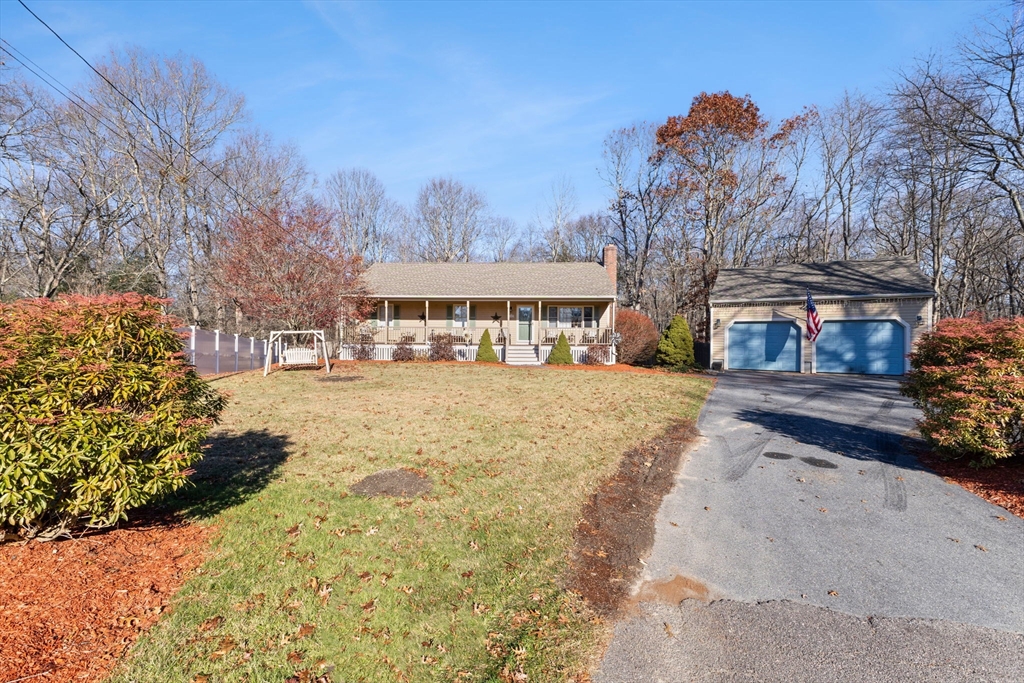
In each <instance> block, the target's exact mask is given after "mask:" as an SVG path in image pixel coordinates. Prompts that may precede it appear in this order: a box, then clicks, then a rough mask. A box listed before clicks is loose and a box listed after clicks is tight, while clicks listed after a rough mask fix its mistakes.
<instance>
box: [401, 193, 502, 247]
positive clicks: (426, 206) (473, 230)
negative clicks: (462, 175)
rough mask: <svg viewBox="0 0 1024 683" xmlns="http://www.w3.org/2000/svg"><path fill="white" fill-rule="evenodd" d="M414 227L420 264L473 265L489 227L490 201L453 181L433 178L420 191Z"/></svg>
mask: <svg viewBox="0 0 1024 683" xmlns="http://www.w3.org/2000/svg"><path fill="white" fill-rule="evenodd" d="M412 225H413V229H414V230H415V231H416V233H415V240H414V241H415V244H416V256H417V258H419V259H420V260H422V261H438V262H443V263H449V262H455V261H466V262H468V261H472V260H473V258H474V256H475V255H476V250H477V248H478V246H479V243H480V240H481V238H482V237H483V234H484V230H485V229H486V226H487V201H486V200H485V199H484V196H483V194H481V193H480V192H478V191H477V190H474V189H473V188H471V187H468V186H466V185H463V184H462V183H460V182H459V181H457V180H455V179H453V178H434V179H432V180H430V181H428V182H427V184H426V185H424V186H423V188H421V189H420V193H419V196H418V197H417V199H416V207H415V214H414V219H413V222H412Z"/></svg>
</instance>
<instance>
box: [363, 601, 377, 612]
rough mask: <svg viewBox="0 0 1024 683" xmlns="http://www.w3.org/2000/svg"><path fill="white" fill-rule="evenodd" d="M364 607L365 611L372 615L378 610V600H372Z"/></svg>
mask: <svg viewBox="0 0 1024 683" xmlns="http://www.w3.org/2000/svg"><path fill="white" fill-rule="evenodd" d="M362 607H363V611H364V612H366V613H367V614H370V613H372V612H373V611H374V610H375V609H377V598H374V599H373V600H370V602H367V603H364V604H363V605H362Z"/></svg>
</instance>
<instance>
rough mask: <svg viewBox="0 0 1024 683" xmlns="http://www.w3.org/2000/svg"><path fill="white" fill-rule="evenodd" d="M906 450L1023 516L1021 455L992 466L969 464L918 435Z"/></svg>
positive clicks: (1023, 467)
mask: <svg viewBox="0 0 1024 683" xmlns="http://www.w3.org/2000/svg"><path fill="white" fill-rule="evenodd" d="M908 450H910V451H911V452H912V453H913V454H914V455H915V456H917V459H918V460H920V461H921V463H922V464H924V465H925V466H927V467H928V468H930V469H932V470H934V471H935V472H937V473H938V474H939V476H941V477H942V478H943V479H945V480H946V481H948V482H949V483H951V484H956V485H957V486H962V487H963V488H965V489H967V490H968V491H970V492H971V493H973V494H974V495H976V496H980V497H982V498H984V499H985V500H987V501H988V502H990V503H994V504H996V505H998V506H1000V507H1002V508H1005V509H1006V510H1008V511H1009V512H1011V513H1013V514H1015V515H1017V516H1018V517H1024V457H1022V456H1016V457H1013V458H1008V459H1007V460H1005V461H1003V462H1000V463H998V464H996V465H993V466H992V467H971V465H970V460H969V459H967V458H960V459H957V460H946V459H945V458H943V457H941V456H939V455H938V454H937V453H935V452H933V451H932V450H931V449H929V448H928V447H927V446H925V445H924V444H923V443H922V442H921V441H920V440H919V439H915V440H914V442H913V443H911V444H910V445H909V446H908Z"/></svg>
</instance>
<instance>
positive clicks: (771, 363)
mask: <svg viewBox="0 0 1024 683" xmlns="http://www.w3.org/2000/svg"><path fill="white" fill-rule="evenodd" d="M729 368H730V369H733V370H778V371H784V372H798V371H799V370H800V328H799V327H798V326H797V325H796V324H795V323H791V322H756V323H754V322H751V323H733V325H732V326H730V328H729Z"/></svg>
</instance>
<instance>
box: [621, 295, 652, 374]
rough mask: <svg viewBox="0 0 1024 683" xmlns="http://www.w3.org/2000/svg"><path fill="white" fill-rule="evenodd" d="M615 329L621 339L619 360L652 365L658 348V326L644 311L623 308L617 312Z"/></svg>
mask: <svg viewBox="0 0 1024 683" xmlns="http://www.w3.org/2000/svg"><path fill="white" fill-rule="evenodd" d="M615 331H616V332H618V333H619V335H620V336H621V339H620V341H619V344H618V347H617V348H618V354H617V360H618V361H619V362H620V363H625V364H627V365H650V364H651V363H653V362H654V352H655V351H656V350H657V349H658V339H659V335H658V328H656V327H655V326H654V321H653V320H651V319H650V318H648V317H647V316H646V315H644V314H643V313H638V312H637V311H632V310H630V309H628V308H627V309H622V310H619V311H617V312H616V314H615Z"/></svg>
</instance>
